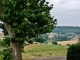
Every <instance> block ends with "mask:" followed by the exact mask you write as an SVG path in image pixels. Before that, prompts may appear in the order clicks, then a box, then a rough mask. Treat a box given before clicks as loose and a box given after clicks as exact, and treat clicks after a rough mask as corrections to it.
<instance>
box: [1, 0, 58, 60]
mask: <svg viewBox="0 0 80 60" xmlns="http://www.w3.org/2000/svg"><path fill="white" fill-rule="evenodd" d="M0 3H1V2H0ZM0 5H1V4H0ZM1 7H2V8H3V15H1V19H0V20H1V21H3V22H4V23H7V24H8V25H9V26H8V27H9V28H10V32H11V33H12V32H13V33H14V37H13V38H11V37H10V38H9V41H10V42H19V43H20V44H21V45H22V44H23V43H24V40H25V38H26V36H28V38H29V39H30V38H33V37H37V36H39V35H40V34H44V33H47V32H51V31H52V29H54V27H55V26H56V23H57V22H56V21H57V20H56V19H54V17H51V14H50V10H51V9H52V8H53V5H49V2H46V1H45V0H4V2H3V4H2V5H1ZM0 12H1V11H0ZM8 33H9V32H8ZM7 56H8V55H7ZM9 60H10V59H9Z"/></svg>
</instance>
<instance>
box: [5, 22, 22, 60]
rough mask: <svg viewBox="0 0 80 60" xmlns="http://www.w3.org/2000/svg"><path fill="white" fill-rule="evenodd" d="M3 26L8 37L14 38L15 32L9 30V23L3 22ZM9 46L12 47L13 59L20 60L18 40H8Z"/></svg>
mask: <svg viewBox="0 0 80 60" xmlns="http://www.w3.org/2000/svg"><path fill="white" fill-rule="evenodd" d="M4 26H5V28H6V29H7V32H8V34H9V36H10V38H15V33H14V32H12V31H11V28H10V25H9V24H7V23H5V22H4ZM10 47H11V48H12V57H13V59H14V60H22V55H21V48H20V44H19V43H18V42H14V43H13V42H10Z"/></svg>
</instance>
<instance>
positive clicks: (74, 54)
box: [67, 44, 80, 60]
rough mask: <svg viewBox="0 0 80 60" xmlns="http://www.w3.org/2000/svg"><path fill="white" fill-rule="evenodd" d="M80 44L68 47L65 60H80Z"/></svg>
mask: <svg viewBox="0 0 80 60" xmlns="http://www.w3.org/2000/svg"><path fill="white" fill-rule="evenodd" d="M79 52H80V44H73V45H70V46H69V48H68V51H67V60H80V53H79Z"/></svg>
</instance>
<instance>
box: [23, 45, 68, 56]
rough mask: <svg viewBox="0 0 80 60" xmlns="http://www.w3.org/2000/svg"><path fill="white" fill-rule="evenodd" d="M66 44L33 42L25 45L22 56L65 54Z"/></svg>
mask: <svg viewBox="0 0 80 60" xmlns="http://www.w3.org/2000/svg"><path fill="white" fill-rule="evenodd" d="M67 48H68V47H67V46H59V45H49V44H33V45H28V46H25V48H24V51H25V52H23V53H22V55H23V57H44V56H66V52H67Z"/></svg>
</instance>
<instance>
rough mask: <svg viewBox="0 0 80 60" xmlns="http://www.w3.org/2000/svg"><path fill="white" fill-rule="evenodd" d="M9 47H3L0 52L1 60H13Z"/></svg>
mask: <svg viewBox="0 0 80 60" xmlns="http://www.w3.org/2000/svg"><path fill="white" fill-rule="evenodd" d="M10 53H11V48H10V47H5V48H4V49H3V50H2V51H0V56H1V58H0V59H1V60H13V59H12V55H11V54H10Z"/></svg>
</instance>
